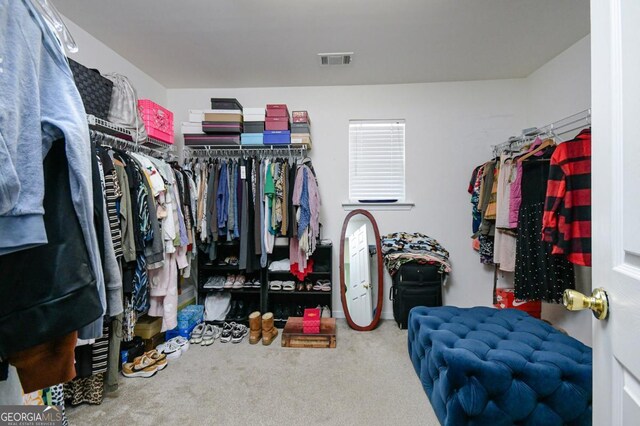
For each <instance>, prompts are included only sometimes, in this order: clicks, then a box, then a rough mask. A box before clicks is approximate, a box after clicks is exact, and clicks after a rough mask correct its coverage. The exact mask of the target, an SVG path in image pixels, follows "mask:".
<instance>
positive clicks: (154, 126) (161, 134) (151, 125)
mask: <svg viewBox="0 0 640 426" xmlns="http://www.w3.org/2000/svg"><path fill="white" fill-rule="evenodd" d="M138 111H139V112H140V116H141V117H142V121H143V122H144V127H145V128H146V129H147V134H148V135H149V137H151V138H153V139H157V140H159V141H161V142H165V143H168V144H173V113H172V112H171V111H169V110H168V109H166V108H164V107H161V106H160V105H158V104H157V103H155V102H153V101H150V100H149V99H140V100H139V101H138Z"/></svg>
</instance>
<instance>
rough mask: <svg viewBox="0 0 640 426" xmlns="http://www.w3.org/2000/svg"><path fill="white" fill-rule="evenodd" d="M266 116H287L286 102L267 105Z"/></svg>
mask: <svg viewBox="0 0 640 426" xmlns="http://www.w3.org/2000/svg"><path fill="white" fill-rule="evenodd" d="M267 117H287V118H288V117H289V109H288V108H287V105H286V104H269V105H267Z"/></svg>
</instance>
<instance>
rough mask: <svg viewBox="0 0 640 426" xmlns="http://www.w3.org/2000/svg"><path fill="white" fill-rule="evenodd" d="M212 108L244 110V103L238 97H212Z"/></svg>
mask: <svg viewBox="0 0 640 426" xmlns="http://www.w3.org/2000/svg"><path fill="white" fill-rule="evenodd" d="M211 109H232V110H236V109H239V110H240V111H242V105H241V104H240V102H238V100H237V99H236V98H211Z"/></svg>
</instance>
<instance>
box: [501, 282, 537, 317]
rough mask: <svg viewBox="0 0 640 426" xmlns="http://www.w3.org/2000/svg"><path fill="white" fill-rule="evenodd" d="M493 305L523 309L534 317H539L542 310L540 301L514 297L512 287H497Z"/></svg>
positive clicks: (502, 307)
mask: <svg viewBox="0 0 640 426" xmlns="http://www.w3.org/2000/svg"><path fill="white" fill-rule="evenodd" d="M496 301H497V303H496V304H495V307H496V308H498V309H508V308H511V309H518V310H521V311H525V312H526V313H528V314H529V315H531V316H532V317H535V318H540V314H541V312H542V302H540V301H539V300H538V301H524V300H520V299H516V298H515V294H514V289H512V288H499V289H497V290H496Z"/></svg>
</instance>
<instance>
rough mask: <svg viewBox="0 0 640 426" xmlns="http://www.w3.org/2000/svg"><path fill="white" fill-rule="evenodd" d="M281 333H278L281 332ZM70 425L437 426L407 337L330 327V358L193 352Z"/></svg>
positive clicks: (80, 412)
mask: <svg viewBox="0 0 640 426" xmlns="http://www.w3.org/2000/svg"><path fill="white" fill-rule="evenodd" d="M281 331H282V330H280V332H281ZM67 416H68V418H69V422H70V424H71V425H88V424H91V425H164V424H180V425H213V424H215V425H279V426H282V425H301V424H305V425H391V424H393V425H394V426H401V425H416V424H420V425H428V426H430V425H433V426H436V425H438V424H439V423H438V420H437V418H436V416H435V414H434V412H433V409H432V408H431V405H430V404H429V400H428V399H427V396H426V394H425V393H424V390H423V389H422V386H421V384H420V381H419V379H418V376H417V375H416V374H415V372H414V370H413V366H412V364H411V361H410V359H409V356H408V354H407V331H406V330H399V329H398V327H397V326H396V325H395V323H394V322H393V321H382V322H381V323H380V326H379V327H378V328H377V329H376V330H374V331H370V332H357V331H354V330H351V329H350V328H349V327H348V325H347V323H346V322H345V321H344V320H338V338H337V347H336V348H335V349H292V348H283V347H281V346H280V334H279V335H278V338H277V340H276V341H274V342H273V343H272V344H271V346H263V345H262V343H260V344H258V345H249V343H248V340H247V339H245V340H244V341H243V342H242V343H239V344H232V343H226V344H222V343H220V342H219V341H216V342H215V343H214V344H213V345H212V346H208V347H202V346H199V345H197V346H196V345H192V346H191V348H190V349H189V351H188V352H186V353H185V354H183V356H181V357H180V358H179V359H177V360H175V361H170V363H169V365H168V366H167V368H165V369H164V370H163V371H160V372H159V373H157V374H156V375H155V376H154V377H151V378H148V379H144V378H134V379H127V378H125V377H123V376H121V378H120V385H119V389H118V391H116V392H113V393H110V394H107V395H106V397H105V400H104V402H103V403H102V405H98V406H90V405H81V406H78V407H67Z"/></svg>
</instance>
